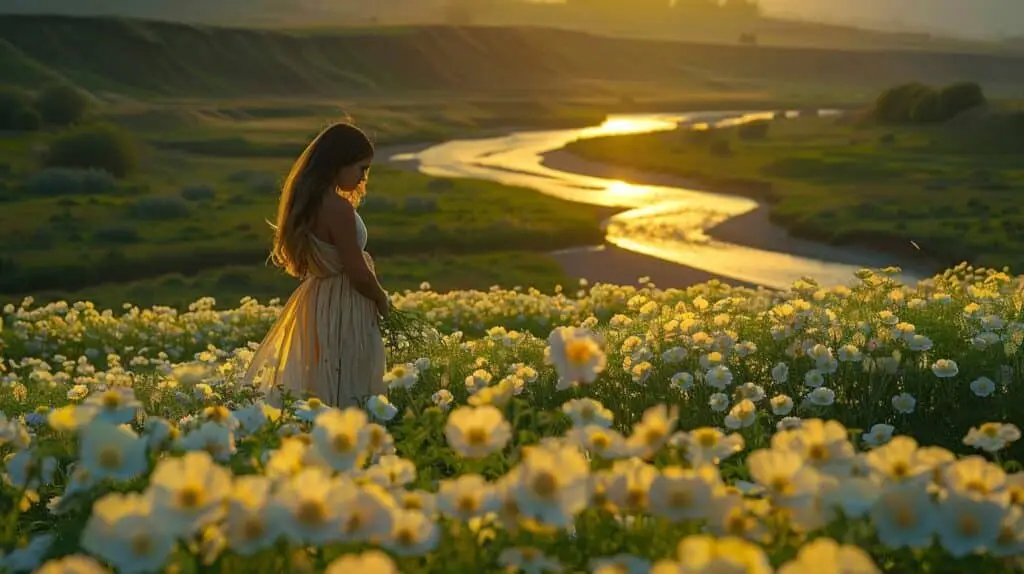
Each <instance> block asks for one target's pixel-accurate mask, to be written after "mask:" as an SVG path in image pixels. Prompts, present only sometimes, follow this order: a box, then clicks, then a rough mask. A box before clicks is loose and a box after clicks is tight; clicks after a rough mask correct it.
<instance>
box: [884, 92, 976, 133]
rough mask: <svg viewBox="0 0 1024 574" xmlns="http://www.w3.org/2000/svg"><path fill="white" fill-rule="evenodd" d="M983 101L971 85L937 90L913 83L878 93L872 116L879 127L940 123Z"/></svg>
mask: <svg viewBox="0 0 1024 574" xmlns="http://www.w3.org/2000/svg"><path fill="white" fill-rule="evenodd" d="M985 101H986V100H985V94H984V93H983V92H982V89H981V86H979V85H978V84H975V83H973V82H960V83H956V84H951V85H949V86H946V87H945V88H942V89H941V90H935V89H934V88H931V87H929V86H926V85H924V84H920V83H917V82H913V83H909V84H902V85H899V86H896V87H893V88H889V89H888V90H886V91H884V92H882V94H881V95H880V96H879V97H878V100H877V101H876V102H875V109H874V116H875V119H877V120H879V121H881V122H883V123H914V124H924V123H935V122H944V121H946V120H948V119H950V118H953V117H955V116H956V115H958V114H960V113H961V112H963V111H965V110H969V109H971V108H974V107H977V106H980V105H983V104H984V103H985Z"/></svg>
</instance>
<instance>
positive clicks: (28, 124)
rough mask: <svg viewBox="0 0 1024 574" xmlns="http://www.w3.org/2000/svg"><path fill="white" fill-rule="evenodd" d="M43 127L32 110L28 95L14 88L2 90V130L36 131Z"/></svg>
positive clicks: (0, 119) (0, 94) (0, 124)
mask: <svg viewBox="0 0 1024 574" xmlns="http://www.w3.org/2000/svg"><path fill="white" fill-rule="evenodd" d="M40 125H42V120H41V119H40V117H39V114H38V113H37V112H36V111H35V110H34V109H32V100H31V98H29V96H28V94H26V93H25V92H22V91H21V90H17V89H14V88H0V130H11V131H34V130H37V129H39V126H40Z"/></svg>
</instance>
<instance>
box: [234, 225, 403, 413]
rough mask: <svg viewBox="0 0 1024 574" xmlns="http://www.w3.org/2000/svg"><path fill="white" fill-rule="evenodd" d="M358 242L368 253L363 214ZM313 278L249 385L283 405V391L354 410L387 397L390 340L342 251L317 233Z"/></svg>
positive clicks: (265, 348) (265, 346) (284, 317)
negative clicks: (351, 274) (341, 256)
mask: <svg viewBox="0 0 1024 574" xmlns="http://www.w3.org/2000/svg"><path fill="white" fill-rule="evenodd" d="M356 238H357V239H358V241H359V245H360V247H361V248H362V249H363V250H364V251H363V257H364V258H365V259H366V263H367V265H369V267H370V270H371V271H373V270H374V266H373V259H372V258H371V257H370V255H369V254H368V253H366V251H365V249H366V239H367V232H366V224H365V223H363V219H362V217H360V216H359V214H358V213H356ZM309 241H310V245H311V247H312V250H311V251H310V252H311V253H312V260H311V261H310V262H309V272H308V273H307V275H306V277H305V278H304V279H303V280H302V283H301V284H300V285H299V287H298V289H296V290H295V292H294V293H293V294H292V296H291V297H290V298H289V299H288V302H287V303H286V304H285V306H284V309H283V310H282V311H281V315H280V317H279V318H278V319H277V322H275V323H274V326H273V327H271V328H270V332H268V333H267V336H266V337H265V338H264V339H263V342H262V343H261V344H260V346H259V349H258V350H257V351H256V353H255V354H254V355H253V358H252V362H251V363H249V368H248V369H247V371H246V374H245V378H244V380H245V382H247V383H249V384H256V385H258V387H259V389H260V390H261V391H262V392H264V393H267V395H268V397H269V398H270V400H272V401H274V402H277V399H278V398H279V394H278V388H279V389H280V390H287V391H290V392H291V394H292V396H294V397H296V398H303V397H305V396H307V395H312V396H315V397H317V398H319V399H320V400H322V401H323V402H325V403H327V404H328V405H331V406H335V407H347V406H352V405H355V404H358V403H359V402H362V401H365V400H366V399H367V398H368V397H370V396H373V395H377V394H384V393H385V392H386V391H387V386H386V384H385V383H384V370H385V358H384V340H383V338H382V337H381V334H380V327H379V325H378V316H377V306H376V305H375V304H374V302H373V301H371V300H370V299H367V298H366V297H364V296H363V295H362V294H361V293H359V292H358V291H356V289H355V287H353V286H352V283H351V282H350V281H349V278H348V276H347V275H345V274H344V272H343V270H342V265H341V262H340V261H339V257H338V252H337V249H336V248H335V247H334V246H333V245H331V244H329V243H327V242H325V241H322V240H320V239H318V238H317V237H316V236H314V235H313V234H312V233H310V234H309Z"/></svg>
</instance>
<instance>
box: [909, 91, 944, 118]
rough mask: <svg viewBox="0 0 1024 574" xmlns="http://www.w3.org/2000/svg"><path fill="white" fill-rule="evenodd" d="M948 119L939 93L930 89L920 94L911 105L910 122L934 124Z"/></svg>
mask: <svg viewBox="0 0 1024 574" xmlns="http://www.w3.org/2000/svg"><path fill="white" fill-rule="evenodd" d="M946 119H948V118H947V117H945V116H944V115H943V113H942V103H941V102H940V100H939V93H938V92H936V91H935V90H931V89H929V90H928V91H926V92H921V93H920V94H918V97H917V99H916V100H915V101H914V102H913V104H912V105H911V107H910V122H911V123H915V124H932V123H936V122H941V121H944V120H946Z"/></svg>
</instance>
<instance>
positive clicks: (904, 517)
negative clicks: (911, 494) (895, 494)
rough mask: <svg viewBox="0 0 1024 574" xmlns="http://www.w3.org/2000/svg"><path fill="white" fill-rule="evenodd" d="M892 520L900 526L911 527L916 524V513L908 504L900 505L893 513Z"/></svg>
mask: <svg viewBox="0 0 1024 574" xmlns="http://www.w3.org/2000/svg"><path fill="white" fill-rule="evenodd" d="M893 522H895V523H896V525H897V526H899V527H900V528H912V527H913V526H914V525H916V524H917V515H916V514H914V510H913V509H912V508H910V507H909V506H906V505H900V506H898V507H897V508H896V512H895V513H894V514H893Z"/></svg>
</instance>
